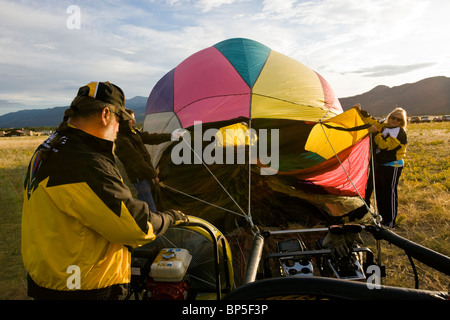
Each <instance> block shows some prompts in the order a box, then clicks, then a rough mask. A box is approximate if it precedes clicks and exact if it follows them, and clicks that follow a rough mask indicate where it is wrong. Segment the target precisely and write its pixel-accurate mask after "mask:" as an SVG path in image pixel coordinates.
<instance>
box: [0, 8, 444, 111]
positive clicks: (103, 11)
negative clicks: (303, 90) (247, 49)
mask: <svg viewBox="0 0 450 320" xmlns="http://www.w3.org/2000/svg"><path fill="white" fill-rule="evenodd" d="M0 8H1V10H0V116H1V115H3V114H6V113H9V112H15V111H18V110H24V109H36V108H52V107H56V106H67V105H69V104H70V102H71V101H72V99H73V98H74V96H75V94H76V92H77V91H78V88H79V87H81V86H83V85H85V84H87V83H89V82H91V81H111V82H112V83H115V84H117V85H118V86H120V87H121V88H122V89H123V90H124V92H125V95H126V99H131V98H133V97H135V96H144V97H148V95H149V94H150V92H151V90H152V88H153V86H154V85H155V84H156V83H157V81H158V80H159V79H160V78H161V77H162V76H164V74H166V73H167V72H168V71H170V70H171V69H173V68H174V67H176V66H177V65H178V64H179V63H181V62H182V61H183V60H184V59H186V58H187V57H189V56H190V55H192V54H194V53H195V52H197V51H200V50H202V49H204V48H207V47H210V46H212V45H214V44H216V43H218V42H220V41H223V40H226V39H230V38H248V39H252V40H255V41H258V42H260V43H262V44H264V45H266V46H268V47H270V48H271V49H273V50H275V51H278V52H280V53H282V54H285V55H287V56H289V57H291V58H294V59H296V60H297V61H299V62H301V63H303V64H305V65H306V66H308V67H309V68H311V69H313V70H315V71H316V72H318V73H319V74H321V75H322V76H323V77H324V78H325V79H326V80H327V81H328V82H329V83H330V85H331V87H332V88H333V89H334V91H335V94H336V96H337V97H339V98H343V97H349V96H354V95H357V94H362V93H364V92H367V91H369V90H371V89H373V88H374V87H376V86H378V85H387V86H389V87H393V86H399V85H402V84H405V83H414V82H417V81H419V80H422V79H425V78H428V77H434V76H447V77H449V76H450V41H449V36H448V30H450V22H449V21H450V20H449V19H448V17H449V16H450V1H448V0H395V1H392V0H264V1H263V0H260V1H257V0H146V1H144V0H137V1H120V0H109V1H89V0H85V1H76V0H69V1H66V0H58V1H56V0H39V1H21V0H12V1H9V0H0Z"/></svg>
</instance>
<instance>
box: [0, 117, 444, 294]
mask: <svg viewBox="0 0 450 320" xmlns="http://www.w3.org/2000/svg"><path fill="white" fill-rule="evenodd" d="M44 139H45V137H13V138H0V239H1V241H0V299H2V300H4V299H14V300H18V299H27V296H26V273H25V270H24V268H23V265H22V259H21V254H20V224H21V207H22V188H23V179H24V177H25V172H26V168H27V165H28V161H29V159H30V157H31V155H32V153H33V152H34V149H35V148H36V147H37V146H38V145H39V144H40V143H41V142H42V141H43V140H44ZM449 139H450V123H449V122H445V123H422V124H410V125H409V127H408V149H407V165H406V167H405V168H404V170H403V174H402V177H401V180H400V184H399V220H401V221H400V223H399V226H398V228H396V229H395V232H396V233H398V234H399V235H401V236H403V237H405V238H407V239H410V240H412V241H414V242H416V243H419V244H421V245H423V246H426V247H429V248H431V249H433V250H436V251H438V252H440V253H442V254H445V255H447V256H450V241H449V240H450V210H449V206H450V196H449V190H450V181H449V180H448V179H447V177H449V176H450V151H449V145H450V143H449V142H450V141H449ZM364 241H365V245H366V246H368V247H370V248H371V249H373V250H375V249H374V247H375V244H374V242H373V241H372V240H371V239H370V238H368V237H366V236H364ZM382 257H383V262H384V264H385V265H386V266H387V277H386V279H385V280H383V283H384V284H388V285H397V286H402V287H410V288H413V287H414V277H413V273H412V269H411V267H410V264H409V262H408V259H407V257H406V255H405V254H404V253H403V251H401V250H398V249H396V248H395V247H394V246H391V245H389V244H388V243H385V242H383V244H382ZM416 267H417V269H418V273H419V279H420V280H419V284H420V288H421V289H429V290H445V291H447V290H448V286H449V282H450V279H449V277H448V276H445V275H443V274H442V273H439V272H437V271H434V270H432V269H430V268H428V267H426V266H424V265H422V264H420V263H418V262H416Z"/></svg>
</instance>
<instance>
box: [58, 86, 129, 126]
mask: <svg viewBox="0 0 450 320" xmlns="http://www.w3.org/2000/svg"><path fill="white" fill-rule="evenodd" d="M91 99H93V100H91ZM97 102H98V103H97ZM105 103H107V104H109V105H108V107H109V108H110V109H111V111H112V112H114V113H116V114H117V115H119V116H120V117H121V118H122V119H124V120H128V119H131V118H132V117H131V115H130V114H129V113H128V112H127V110H126V109H125V95H124V93H123V91H122V89H120V88H119V87H118V86H116V85H115V84H113V83H111V82H109V81H106V82H90V83H88V84H87V85H85V86H82V87H81V88H79V89H78V93H77V96H76V97H75V99H74V100H73V101H72V105H71V106H70V109H69V110H67V111H68V112H66V115H67V114H68V115H69V116H70V115H73V114H76V113H83V112H87V111H91V110H95V109H103V108H104V107H105Z"/></svg>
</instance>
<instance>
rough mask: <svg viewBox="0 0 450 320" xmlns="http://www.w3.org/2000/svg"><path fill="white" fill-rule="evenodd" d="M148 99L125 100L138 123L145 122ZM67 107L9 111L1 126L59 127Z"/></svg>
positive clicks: (0, 120)
mask: <svg viewBox="0 0 450 320" xmlns="http://www.w3.org/2000/svg"><path fill="white" fill-rule="evenodd" d="M147 99H148V98H147V97H140V96H137V97H134V98H132V99H129V100H126V101H125V106H126V107H127V108H130V109H133V110H134V114H135V117H136V122H137V123H143V122H144V118H145V106H146V104H147ZM67 108H68V106H66V107H55V108H49V109H32V110H21V111H17V112H11V113H7V114H5V115H3V116H0V128H5V129H6V128H25V127H30V128H36V127H57V126H58V125H59V124H60V123H61V121H62V119H63V115H64V110H66V109H67Z"/></svg>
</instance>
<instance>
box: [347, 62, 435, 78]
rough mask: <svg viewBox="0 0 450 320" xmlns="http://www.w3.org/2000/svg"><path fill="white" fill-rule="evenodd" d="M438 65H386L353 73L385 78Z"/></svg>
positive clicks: (433, 63) (428, 63)
mask: <svg viewBox="0 0 450 320" xmlns="http://www.w3.org/2000/svg"><path fill="white" fill-rule="evenodd" d="M436 64H437V63H436V62H425V63H417V64H412V65H405V66H398V65H384V66H376V67H369V68H362V69H360V70H357V71H352V72H351V73H361V74H363V76H364V77H385V76H394V75H398V74H403V73H407V72H411V71H414V70H418V69H422V68H427V67H430V66H434V65H436Z"/></svg>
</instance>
